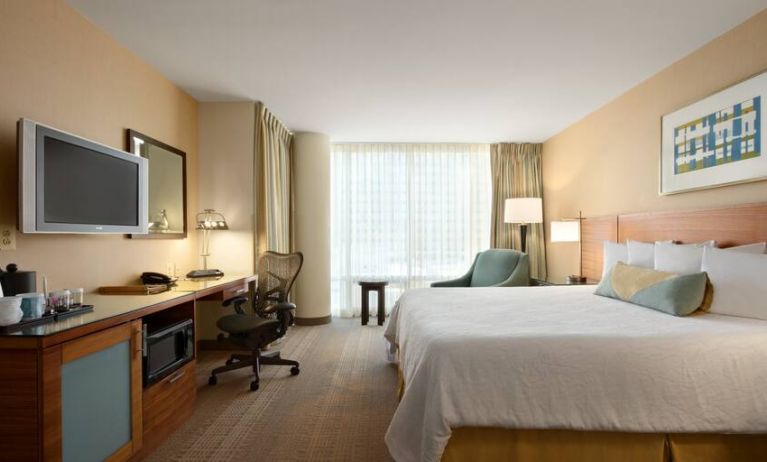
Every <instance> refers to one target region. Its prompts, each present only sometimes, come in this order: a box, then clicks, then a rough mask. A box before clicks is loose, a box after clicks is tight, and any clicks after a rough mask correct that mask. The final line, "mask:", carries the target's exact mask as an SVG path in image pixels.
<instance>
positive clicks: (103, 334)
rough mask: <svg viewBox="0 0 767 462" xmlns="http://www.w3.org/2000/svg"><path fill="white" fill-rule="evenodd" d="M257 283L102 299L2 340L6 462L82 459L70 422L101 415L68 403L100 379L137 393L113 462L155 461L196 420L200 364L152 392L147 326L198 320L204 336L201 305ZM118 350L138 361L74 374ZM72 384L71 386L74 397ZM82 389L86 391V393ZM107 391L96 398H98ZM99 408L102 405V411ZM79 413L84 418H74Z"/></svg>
mask: <svg viewBox="0 0 767 462" xmlns="http://www.w3.org/2000/svg"><path fill="white" fill-rule="evenodd" d="M255 279H256V278H255V276H253V275H248V276H224V277H223V278H221V279H218V280H213V281H188V280H184V281H180V282H179V284H178V285H177V286H176V287H174V288H173V289H172V290H170V291H168V292H164V293H161V294H157V295H96V294H94V295H90V296H86V300H85V303H87V304H92V305H94V306H95V309H94V311H93V312H92V313H86V314H83V315H81V316H77V317H73V318H69V319H66V320H63V321H60V322H55V323H51V324H45V325H41V326H37V327H31V328H27V329H24V330H21V331H19V332H14V333H11V334H3V335H0V415H2V416H3V418H2V419H0V460H14V461H27V460H29V461H34V460H45V461H59V460H66V459H72V460H75V459H77V457H72V455H73V454H77V451H78V450H79V448H78V447H76V446H73V443H72V441H71V439H70V440H67V437H66V435H67V434H68V432H67V431H65V430H66V429H64V428H63V427H64V421H65V418H66V419H70V420H66V421H71V419H72V418H74V419H75V420H74V421H77V419H78V418H79V419H80V421H84V422H88V421H89V420H88V419H92V417H89V415H88V413H98V409H89V408H88V406H81V407H79V408H75V409H72V406H71V403H69V406H68V403H67V402H66V399H65V398H63V395H64V394H66V393H77V392H80V393H81V394H82V393H83V392H84V391H86V390H87V387H88V386H92V385H93V384H92V383H91V384H89V383H82V382H79V383H78V382H77V381H78V379H80V378H81V377H91V376H93V377H95V378H96V379H97V380H94V382H98V383H101V381H102V379H103V381H104V383H108V382H109V380H113V379H114V377H113V376H114V375H119V376H122V375H124V376H125V377H129V380H130V385H129V387H126V388H125V390H129V392H128V393H129V396H124V397H123V398H125V399H126V400H129V402H130V406H129V407H130V411H129V420H130V425H129V428H128V429H127V431H128V432H129V435H130V436H129V440H128V441H127V442H125V443H124V444H122V443H121V444H122V445H121V446H120V447H119V448H118V449H117V450H116V451H115V452H113V453H111V454H110V455H108V456H107V457H106V460H113V461H122V460H139V459H141V458H143V457H145V456H146V455H148V454H149V452H151V451H152V450H153V449H154V448H156V447H157V446H158V445H159V444H160V443H162V442H163V441H164V440H165V439H166V438H167V437H168V436H169V435H170V434H171V433H173V432H174V431H175V430H176V429H177V428H178V427H179V426H180V425H181V424H182V423H183V422H184V421H185V420H186V419H188V418H189V416H190V415H191V414H192V411H193V408H194V401H195V396H196V380H195V364H196V361H195V359H194V358H193V359H192V360H191V361H190V362H188V363H186V364H185V365H184V366H182V367H181V368H180V369H178V370H176V371H174V372H173V373H171V374H170V375H168V376H167V377H165V378H163V379H162V380H160V381H159V382H157V383H154V384H152V385H150V386H148V387H146V388H144V387H143V386H142V324H143V321H144V320H145V319H157V318H161V319H174V318H191V319H193V320H195V331H196V328H197V325H196V314H195V311H196V310H195V308H196V307H197V302H198V301H203V300H206V301H208V300H210V301H215V300H218V301H223V300H225V299H228V298H231V297H233V296H235V295H240V294H243V293H246V292H247V291H248V290H249V284H252V283H254V281H255ZM195 338H197V335H195ZM117 346H120V347H126V346H129V348H130V350H129V351H130V353H129V358H130V359H129V360H128V362H125V363H123V364H119V363H116V362H114V361H110V362H106V363H103V364H105V365H108V367H113V368H114V367H116V369H115V370H114V371H107V370H106V368H105V369H104V370H103V371H101V370H91V371H88V373H86V374H84V375H77V374H76V373H74V372H71V371H70V369H72V367H71V366H72V365H77V368H74V370H75V372H76V371H79V370H80V371H81V370H82V367H83V365H82V364H78V363H75V361H77V360H79V359H83V358H96V357H97V356H98V354H99V353H103V352H105V351H107V350H108V349H111V348H116V347H117ZM91 355H92V356H91ZM195 358H196V351H195ZM94 364H97V363H94ZM67 368H69V369H67ZM78 368H79V369H78ZM121 374H122V375H121ZM63 376H64V378H63V379H62V377H63ZM65 382H66V384H68V385H66V387H67V388H66V389H64V387H65V385H64V384H65ZM79 387H82V388H81V389H80V390H78V388H79ZM72 390H74V391H72ZM102 391H103V390H101V389H99V390H96V391H95V393H94V395H98V394H99V392H102ZM65 392H66V393H65ZM110 392H111V390H109V391H107V392H106V397H107V399H110V396H109V393H110ZM115 393H116V392H115ZM126 395H127V393H126ZM86 398H87V396H86ZM115 398H117V397H116V396H115ZM80 399H82V397H80ZM94 399H95V397H94ZM102 400H103V397H102ZM118 401H119V400H118ZM98 402H99V401H98V400H94V403H98ZM101 402H102V403H103V401H101ZM110 404H111V403H110ZM94 407H96V406H95V404H94ZM65 409H68V410H69V411H67V412H69V414H67V416H64V413H65V412H64V411H63V410H65ZM77 413H82V416H74V417H72V416H71V415H70V414H77ZM97 417H98V418H105V419H107V421H108V418H109V417H104V416H103V414H102V415H98V414H97ZM65 440H66V441H65Z"/></svg>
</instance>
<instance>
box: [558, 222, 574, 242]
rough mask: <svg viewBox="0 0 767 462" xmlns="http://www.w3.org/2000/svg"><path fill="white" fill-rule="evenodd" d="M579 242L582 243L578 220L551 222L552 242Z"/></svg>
mask: <svg viewBox="0 0 767 462" xmlns="http://www.w3.org/2000/svg"><path fill="white" fill-rule="evenodd" d="M578 241H580V225H579V223H578V221H577V220H569V221H552V222H551V242H578Z"/></svg>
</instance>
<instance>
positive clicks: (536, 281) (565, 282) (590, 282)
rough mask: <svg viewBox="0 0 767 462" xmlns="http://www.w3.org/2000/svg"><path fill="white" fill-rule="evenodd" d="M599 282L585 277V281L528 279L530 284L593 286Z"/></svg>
mask: <svg viewBox="0 0 767 462" xmlns="http://www.w3.org/2000/svg"><path fill="white" fill-rule="evenodd" d="M597 284H599V281H597V280H596V279H586V282H570V281H568V280H567V278H562V279H534V278H533V279H530V285H531V286H593V285H597Z"/></svg>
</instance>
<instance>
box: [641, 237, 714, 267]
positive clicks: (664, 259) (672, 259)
mask: <svg viewBox="0 0 767 462" xmlns="http://www.w3.org/2000/svg"><path fill="white" fill-rule="evenodd" d="M704 247H711V246H704V245H700V244H686V245H679V244H667V243H665V242H656V243H655V249H654V251H655V263H654V269H655V270H656V271H665V272H668V273H676V274H694V273H700V271H701V269H700V265H701V262H702V261H703V248H704Z"/></svg>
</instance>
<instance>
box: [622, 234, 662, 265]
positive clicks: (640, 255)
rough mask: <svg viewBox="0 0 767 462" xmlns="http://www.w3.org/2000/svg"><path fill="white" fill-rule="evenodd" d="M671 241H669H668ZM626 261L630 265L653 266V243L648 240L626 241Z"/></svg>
mask: <svg viewBox="0 0 767 462" xmlns="http://www.w3.org/2000/svg"><path fill="white" fill-rule="evenodd" d="M668 242H671V241H668ZM626 247H627V248H628V261H627V262H626V263H627V264H629V265H632V266H641V267H643V268H653V267H654V266H655V244H653V243H650V242H639V241H628V242H626Z"/></svg>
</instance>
